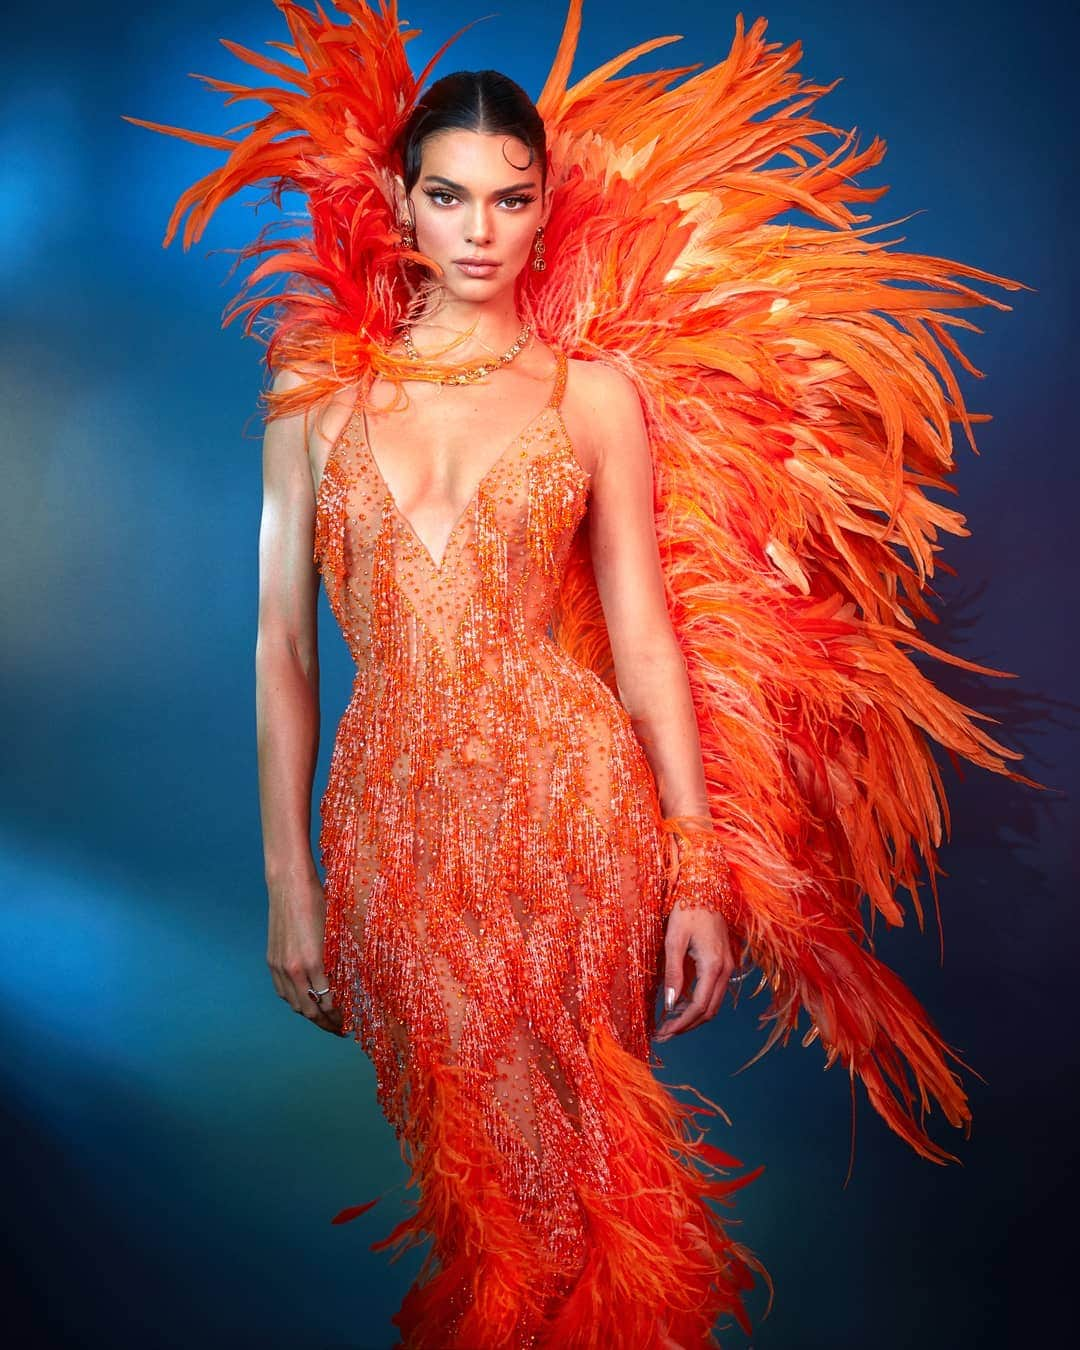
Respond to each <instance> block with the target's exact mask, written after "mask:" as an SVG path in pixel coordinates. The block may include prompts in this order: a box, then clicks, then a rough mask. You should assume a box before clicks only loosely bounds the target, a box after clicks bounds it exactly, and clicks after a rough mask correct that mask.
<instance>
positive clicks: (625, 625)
mask: <svg viewBox="0 0 1080 1350" xmlns="http://www.w3.org/2000/svg"><path fill="white" fill-rule="evenodd" d="M590 375H591V376H592V379H593V386H592V391H591V393H590V395H589V400H588V401H589V402H590V403H591V405H592V407H591V412H592V416H591V417H590V424H591V426H592V427H593V428H595V429H596V430H594V432H593V436H592V440H593V444H594V456H595V467H594V470H593V495H592V503H591V512H590V525H589V547H590V552H591V555H592V563H593V571H594V574H595V576H596V584H597V590H598V592H599V595H600V602H601V605H602V606H603V610H604V620H605V623H606V625H607V630H608V637H609V640H610V642H611V653H612V657H613V660H614V666H615V679H616V685H617V687H618V692H619V698H620V700H621V701H622V703H623V706H624V707H625V708H626V710H627V712H628V713H629V715H630V719H631V722H632V724H633V727H634V731H635V733H636V734H637V737H638V739H639V741H640V742H641V745H642V748H643V750H644V752H645V755H646V757H647V759H648V761H649V765H650V767H651V769H652V771H653V776H654V778H655V779H656V785H657V792H658V795H659V801H660V808H661V812H662V814H663V815H665V816H683V815H690V816H706V817H707V816H708V815H709V804H708V796H707V792H706V782H705V770H704V767H703V764H702V757H701V740H700V733H699V730H698V724H697V714H696V712H695V710H694V704H693V699H692V697H691V692H690V683H689V679H688V678H687V672H686V661H685V658H684V657H683V654H682V650H681V648H680V647H679V644H678V639H677V638H676V636H675V632H674V629H673V628H672V626H671V618H670V616H669V614H668V609H667V600H666V597H665V587H664V575H663V570H662V567H661V562H660V554H659V548H658V545H657V539H656V527H655V523H654V519H653V467H652V456H651V453H650V449H649V440H648V434H647V432H646V428H645V419H644V416H643V414H642V410H641V401H640V399H639V398H638V394H637V391H636V389H635V388H634V386H633V385H632V384H631V382H630V381H629V380H628V379H627V378H626V377H625V376H624V375H622V374H621V373H620V372H619V371H617V370H614V369H612V368H610V367H606V366H603V365H599V364H598V365H596V368H595V370H593V371H591V372H590ZM664 950H665V975H664V984H665V990H666V998H665V1006H666V1008H667V1009H668V1010H669V1011H670V1009H671V1007H672V1006H673V1004H674V1003H675V1001H676V1000H677V999H679V998H680V997H681V995H682V994H683V992H684V989H686V988H687V987H688V984H689V974H690V972H689V970H688V961H689V963H690V965H692V966H693V968H694V971H695V972H696V980H697V983H696V988H695V989H694V993H693V997H692V999H691V1001H690V1002H689V1004H688V1006H687V1007H686V1008H685V1009H684V1010H683V1011H681V1012H680V1013H679V1015H678V1016H677V1017H675V1018H673V1019H672V1020H670V1021H669V1022H668V1023H667V1024H666V1025H665V1026H664V1028H663V1029H662V1031H661V1032H660V1034H659V1035H658V1037H657V1039H658V1040H661V1041H663V1040H667V1039H668V1038H669V1037H670V1036H671V1035H673V1034H677V1033H679V1032H682V1031H687V1030H689V1029H690V1028H691V1027H693V1026H697V1025H698V1024H699V1023H700V1022H703V1021H706V1020H708V1019H709V1018H711V1017H712V1016H714V1015H715V1013H716V1012H717V1010H718V1009H719V1007H720V1003H721V1000H722V999H723V996H724V990H725V989H726V987H727V983H728V979H729V977H730V975H731V973H732V972H733V970H734V968H735V961H734V958H733V955H732V950H731V939H730V935H729V933H728V927H727V923H726V922H725V920H724V918H723V917H722V916H721V915H720V914H718V913H715V912H712V911H709V910H704V909H690V910H682V909H675V910H673V911H672V913H671V914H670V915H669V917H668V921H667V927H666V930H665V941H664ZM672 991H674V993H673V992H672Z"/></svg>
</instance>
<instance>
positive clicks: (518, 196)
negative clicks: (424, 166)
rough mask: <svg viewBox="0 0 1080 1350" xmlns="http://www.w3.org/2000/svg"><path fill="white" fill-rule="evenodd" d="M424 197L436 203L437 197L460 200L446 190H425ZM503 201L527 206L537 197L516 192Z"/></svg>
mask: <svg viewBox="0 0 1080 1350" xmlns="http://www.w3.org/2000/svg"><path fill="white" fill-rule="evenodd" d="M424 196H425V197H428V198H430V199H431V200H432V201H435V198H436V197H449V198H450V200H451V201H452V202H456V201H458V200H459V198H457V197H456V196H455V195H454V194H453V193H452V192H450V191H448V190H447V189H446V188H424ZM502 200H503V201H504V202H522V203H524V204H525V205H526V206H527V205H528V204H529V203H530V202H534V201H536V195H535V194H529V193H523V192H515V193H514V194H513V195H512V196H510V197H503V199H502ZM435 204H436V206H444V205H446V204H447V203H445V202H436V203H435ZM514 209H515V210H521V207H516V208H514Z"/></svg>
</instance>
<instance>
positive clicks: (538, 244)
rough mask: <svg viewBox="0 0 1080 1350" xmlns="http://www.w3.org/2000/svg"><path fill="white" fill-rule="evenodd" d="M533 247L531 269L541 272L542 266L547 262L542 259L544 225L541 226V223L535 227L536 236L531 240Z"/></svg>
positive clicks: (545, 265)
mask: <svg viewBox="0 0 1080 1350" xmlns="http://www.w3.org/2000/svg"><path fill="white" fill-rule="evenodd" d="M533 247H534V250H535V251H534V253H533V260H532V265H533V271H534V272H542V271H543V270H544V268H545V267H547V263H546V262H545V261H544V227H543V225H537V227H536V238H535V240H534V241H533Z"/></svg>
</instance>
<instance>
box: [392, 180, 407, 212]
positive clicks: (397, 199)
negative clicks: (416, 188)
mask: <svg viewBox="0 0 1080 1350" xmlns="http://www.w3.org/2000/svg"><path fill="white" fill-rule="evenodd" d="M391 188H392V190H393V194H394V196H393V206H394V219H395V220H401V219H403V218H404V217H405V216H407V215H408V214H409V199H408V196H407V195H406V192H405V180H404V178H402V176H401V174H399V173H396V174H394V176H393V179H392V180H391Z"/></svg>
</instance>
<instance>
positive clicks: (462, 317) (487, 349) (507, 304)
mask: <svg viewBox="0 0 1080 1350" xmlns="http://www.w3.org/2000/svg"><path fill="white" fill-rule="evenodd" d="M523 322H524V321H523V320H522V318H521V317H520V316H519V314H518V312H517V309H516V308H515V306H514V299H513V296H512V295H508V296H506V297H505V298H500V299H498V300H493V301H491V302H488V303H484V304H476V303H473V302H470V301H467V300H461V299H459V298H457V297H446V296H445V293H444V294H443V297H442V299H441V300H436V301H435V303H434V304H431V303H429V304H428V306H427V307H426V308H425V309H424V310H423V311H421V313H419V314H418V315H417V317H416V318H415V319H414V320H413V321H412V322H411V323H410V324H409V330H410V332H411V334H412V338H413V342H414V343H415V344H416V347H417V348H418V350H419V351H421V352H423V353H424V354H425V355H428V354H430V355H431V357H432V359H433V360H438V359H440V356H441V354H442V351H443V349H444V348H445V347H447V346H448V344H449V343H451V342H454V343H455V345H454V346H453V347H452V348H451V349H450V350H449V351H447V352H446V353H445V357H444V359H445V360H446V361H447V362H449V363H451V364H460V363H462V362H465V361H474V360H480V361H482V360H485V359H487V358H490V357H498V356H501V355H502V354H503V352H505V351H506V350H507V348H508V347H510V346H511V344H512V343H513V342H515V341H516V340H517V338H518V335H519V334H520V333H521V329H522V325H523Z"/></svg>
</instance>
